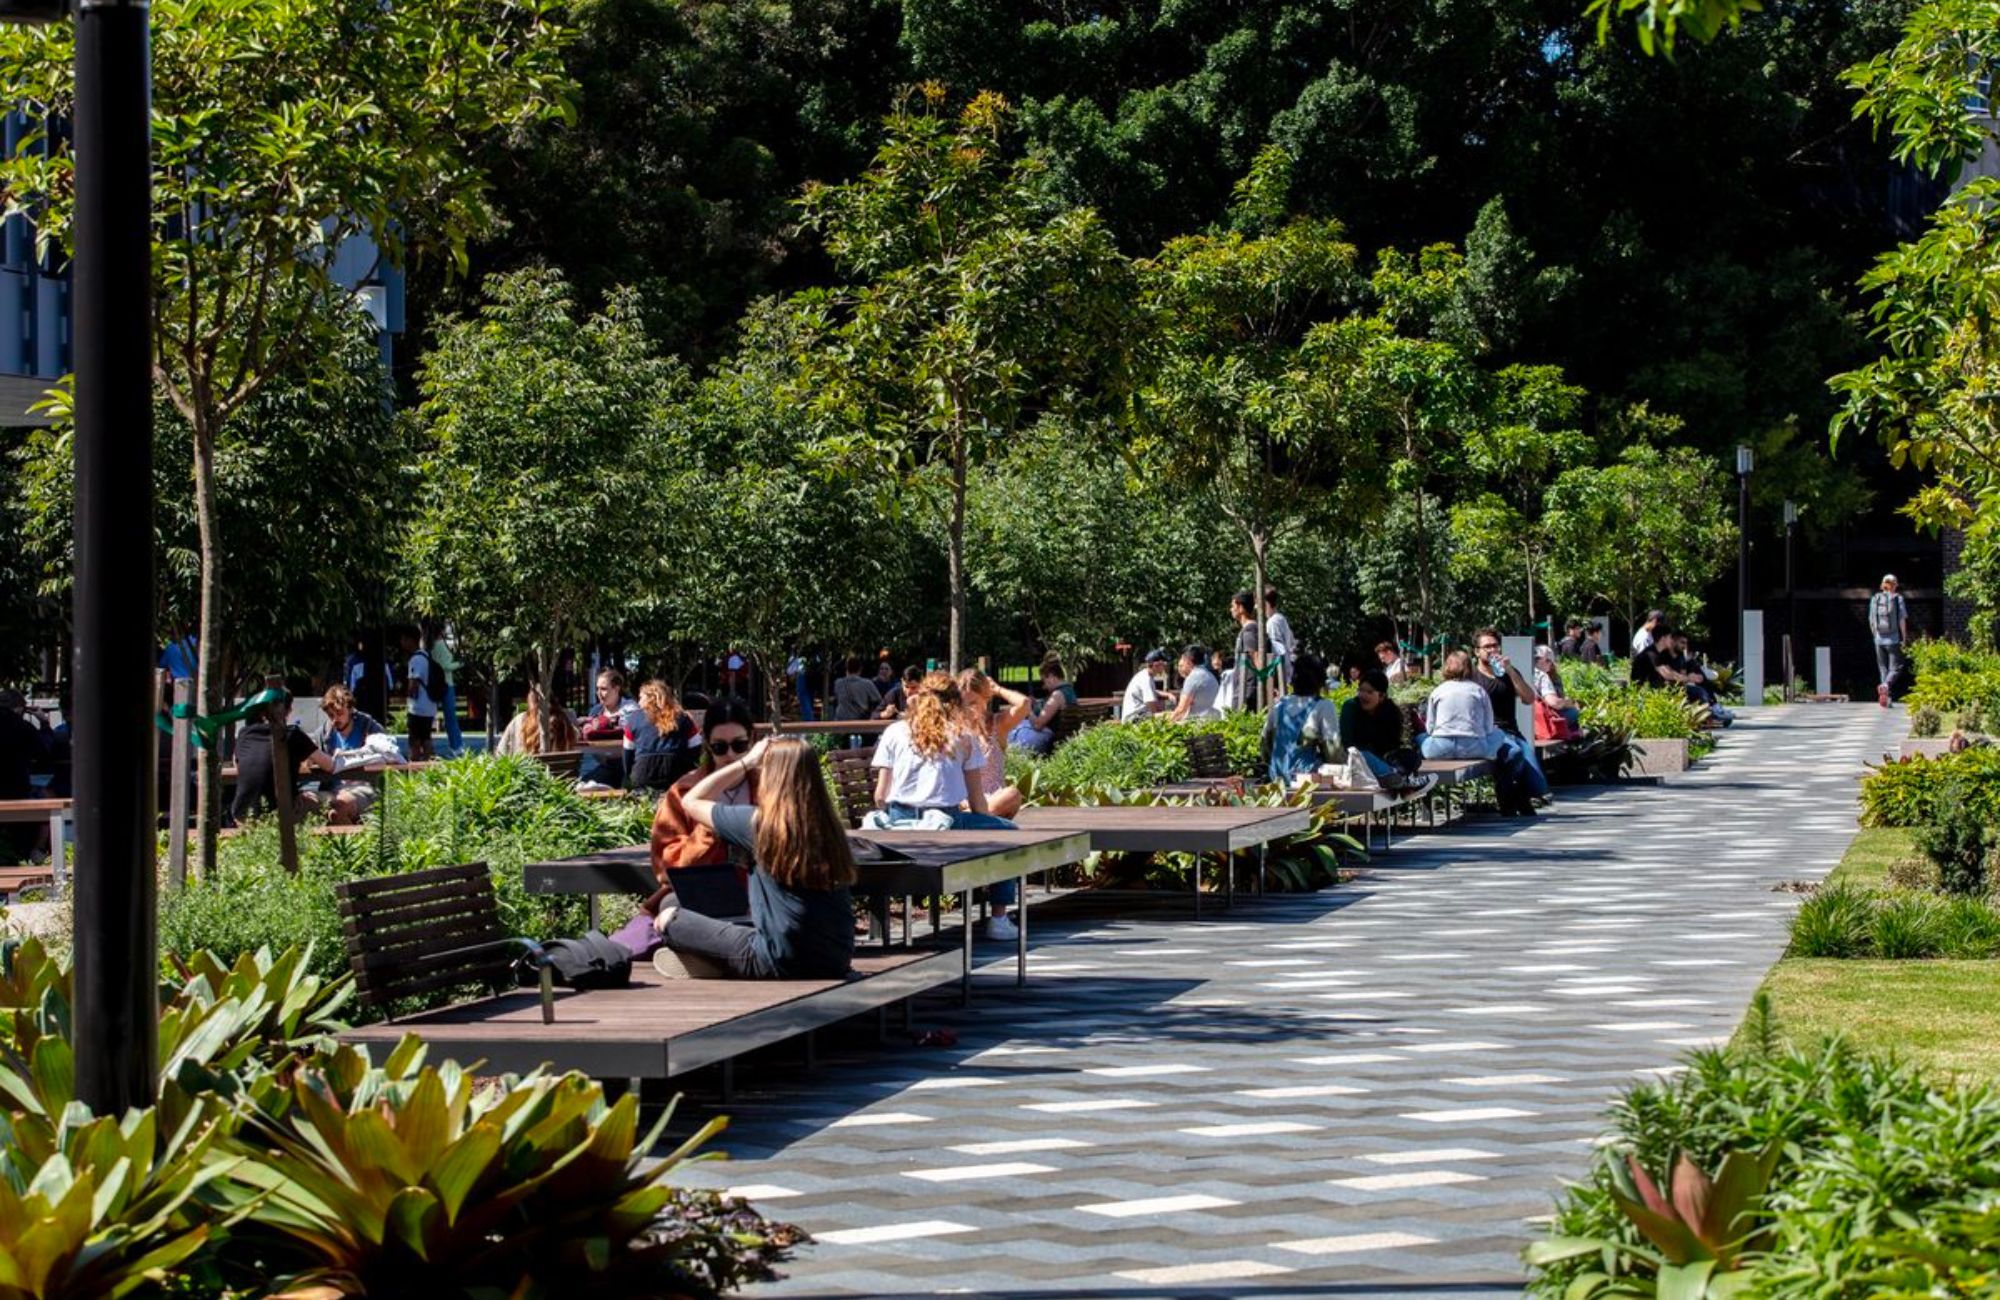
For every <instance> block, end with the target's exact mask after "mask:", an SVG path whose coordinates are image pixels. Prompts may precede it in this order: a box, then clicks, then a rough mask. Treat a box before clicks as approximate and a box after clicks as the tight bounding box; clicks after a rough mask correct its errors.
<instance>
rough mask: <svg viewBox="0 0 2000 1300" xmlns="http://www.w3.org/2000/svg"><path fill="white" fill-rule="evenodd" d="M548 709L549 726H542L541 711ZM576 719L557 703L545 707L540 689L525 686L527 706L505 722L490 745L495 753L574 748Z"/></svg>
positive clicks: (560, 751)
mask: <svg viewBox="0 0 2000 1300" xmlns="http://www.w3.org/2000/svg"><path fill="white" fill-rule="evenodd" d="M544 712H547V714H548V718H549V725H548V729H547V730H546V731H544V730H543V728H542V714H543V713H544ZM576 742H577V731H576V719H575V718H574V717H572V716H570V711H569V710H568V709H565V708H563V707H562V706H561V705H560V704H557V705H553V706H544V705H543V703H542V688H541V687H539V686H534V685H530V686H529V687H528V707H527V708H526V709H525V710H524V711H522V712H520V713H517V714H515V715H514V720H513V721H512V722H509V723H508V724H507V730H505V731H503V732H501V733H500V741H499V743H498V744H496V745H494V746H493V752H494V753H496V754H560V753H563V752H565V751H567V750H572V749H575V748H576Z"/></svg>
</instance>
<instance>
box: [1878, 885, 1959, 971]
mask: <svg viewBox="0 0 2000 1300" xmlns="http://www.w3.org/2000/svg"><path fill="white" fill-rule="evenodd" d="M1941 920H1942V917H1941V915H1940V908H1939V906H1938V901H1937V900H1936V899H1935V898H1932V897H1930V896H1929V895H1927V894H1891V895H1889V896H1888V897H1887V898H1885V899H1883V900H1882V901H1881V902H1880V903H1878V904H1877V905H1876V906H1875V909H1874V915H1873V916H1872V917H1871V918H1870V919H1869V925H1868V941H1869V946H1870V949H1871V955H1872V956H1875V957H1880V958H1882V959H1883V960H1885V961H1921V960H1923V959H1925V958H1927V957H1935V956H1937V955H1938V951H1939V949H1940V947H1941V946H1942V942H1943V931H1942V927H1941V925H1940V922H1941Z"/></svg>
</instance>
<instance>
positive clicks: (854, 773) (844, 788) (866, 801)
mask: <svg viewBox="0 0 2000 1300" xmlns="http://www.w3.org/2000/svg"><path fill="white" fill-rule="evenodd" d="M874 757H875V746H873V745H864V746H863V747H861V748H860V749H836V750H832V751H829V754H828V758H827V761H828V763H829V764H831V765H832V768H833V801H834V803H835V804H836V805H838V806H839V808H840V815H841V816H843V817H845V818H846V819H847V824H848V826H849V827H852V828H856V829H858V828H859V827H860V825H861V819H862V818H863V817H864V816H866V815H867V814H868V810H869V809H871V808H873V807H874V806H875V770H874V769H873V768H871V767H869V766H868V764H869V762H870V761H872V760H873V759H874Z"/></svg>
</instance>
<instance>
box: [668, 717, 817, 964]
mask: <svg viewBox="0 0 2000 1300" xmlns="http://www.w3.org/2000/svg"><path fill="white" fill-rule="evenodd" d="M753 773H755V774H756V775H757V776H758V790H757V794H758V799H757V804H756V805H755V806H754V807H752V806H749V805H746V804H731V803H725V802H723V800H724V798H725V797H727V796H728V794H729V793H730V792H731V791H733V790H735V789H736V788H737V787H739V786H741V785H743V784H744V783H745V782H746V781H748V780H749V779H750V776H751V775H752V774H753ZM681 806H682V807H683V808H684V809H685V810H686V811H687V815H688V817H689V819H690V820H692V821H693V822H694V823H695V824H697V825H699V826H704V827H706V828H707V829H709V830H711V831H713V832H714V833H715V834H716V836H717V837H718V838H719V839H721V840H723V841H724V842H725V843H728V844H731V845H734V846H735V847H737V848H739V849H742V850H745V851H746V852H748V853H749V854H750V857H751V861H752V863H753V866H752V867H751V870H750V924H749V925H738V924H735V923H734V922H730V921H718V920H716V919H714V918H713V917H707V916H703V915H701V914H700V913H698V912H691V911H688V910H686V909H685V908H682V907H679V906H668V907H662V908H661V909H660V913H659V915H658V916H656V917H655V918H654V919H653V928H654V929H655V930H657V931H658V932H659V934H660V937H661V938H662V939H663V940H664V941H665V946H664V947H662V948H660V949H659V950H658V951H657V952H655V953H654V954H653V969H655V970H657V971H659V972H660V973H661V974H662V975H665V976H667V977H668V978H670V979H726V978H730V977H732V976H733V977H736V978H741V979H806V980H809V979H842V978H845V977H846V975H847V973H848V967H849V966H850V964H851V963H852V962H853V959H854V902H853V898H852V896H851V894H850V892H849V886H851V885H853V883H854V880H855V871H854V852H853V850H852V849H851V848H850V847H849V846H848V843H847V831H846V828H845V827H844V826H842V824H841V820H840V814H839V813H838V812H837V811H836V810H835V809H834V806H833V796H832V795H831V794H829V793H828V792H827V788H826V779H825V777H824V776H822V775H821V773H820V765H819V755H818V754H817V753H816V752H814V750H813V749H812V747H811V746H809V745H807V744H806V743H805V742H804V741H802V740H795V739H792V738H789V737H778V738H776V739H771V740H760V741H758V742H757V743H756V744H754V745H752V746H751V747H750V752H749V753H747V754H744V755H743V756H742V757H741V758H737V759H733V760H731V761H730V762H727V763H721V764H718V765H716V767H715V768H714V770H713V771H711V772H709V773H708V775H706V776H704V777H702V778H701V780H699V781H697V782H695V784H694V788H693V789H691V790H689V791H688V792H687V794H686V795H685V796H684V797H683V798H682V800H681Z"/></svg>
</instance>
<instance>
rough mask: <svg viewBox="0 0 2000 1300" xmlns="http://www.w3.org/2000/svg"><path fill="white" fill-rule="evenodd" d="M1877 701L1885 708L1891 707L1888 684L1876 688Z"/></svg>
mask: <svg viewBox="0 0 2000 1300" xmlns="http://www.w3.org/2000/svg"><path fill="white" fill-rule="evenodd" d="M1875 702H1876V703H1877V704H1879V705H1881V706H1882V707H1883V708H1885V709H1886V708H1888V707H1889V688H1888V687H1887V686H1877V687H1876V688H1875Z"/></svg>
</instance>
